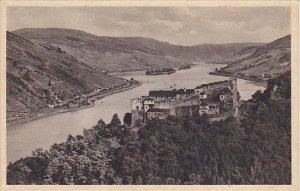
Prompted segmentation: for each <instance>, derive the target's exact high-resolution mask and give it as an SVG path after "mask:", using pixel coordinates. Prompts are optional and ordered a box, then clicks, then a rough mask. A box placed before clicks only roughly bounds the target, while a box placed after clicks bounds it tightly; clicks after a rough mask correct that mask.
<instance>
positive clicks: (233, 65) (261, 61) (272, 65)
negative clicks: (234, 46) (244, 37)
mask: <svg viewBox="0 0 300 191" xmlns="http://www.w3.org/2000/svg"><path fill="white" fill-rule="evenodd" d="M224 63H226V64H228V65H227V66H226V67H224V68H222V69H221V71H220V72H221V73H226V74H232V75H236V76H245V77H252V78H260V77H261V76H262V75H268V76H272V75H276V76H277V75H280V74H283V73H285V72H287V71H290V70H291V35H287V36H285V37H282V38H280V39H277V40H275V41H273V42H270V43H268V44H266V45H263V46H259V47H253V48H250V47H248V48H246V49H243V50H241V51H239V52H237V53H235V54H234V55H233V56H232V57H231V58H230V60H225V62H224Z"/></svg>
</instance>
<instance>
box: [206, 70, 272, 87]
mask: <svg viewBox="0 0 300 191" xmlns="http://www.w3.org/2000/svg"><path fill="white" fill-rule="evenodd" d="M209 74H210V75H215V76H226V77H234V78H239V79H243V80H248V81H250V82H251V83H252V84H253V85H255V86H263V87H265V88H266V87H267V81H262V80H257V79H255V78H252V77H249V76H241V75H237V74H227V73H222V72H209Z"/></svg>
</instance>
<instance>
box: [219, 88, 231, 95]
mask: <svg viewBox="0 0 300 191" xmlns="http://www.w3.org/2000/svg"><path fill="white" fill-rule="evenodd" d="M219 95H233V93H232V91H231V90H230V89H229V88H224V89H223V90H222V91H221V93H220V94H219Z"/></svg>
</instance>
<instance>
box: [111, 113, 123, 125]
mask: <svg viewBox="0 0 300 191" xmlns="http://www.w3.org/2000/svg"><path fill="white" fill-rule="evenodd" d="M110 125H112V126H113V127H116V126H118V125H121V121H120V119H119V116H118V114H116V113H115V114H114V115H113V117H112V119H111V122H110Z"/></svg>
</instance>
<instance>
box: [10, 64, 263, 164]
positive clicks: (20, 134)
mask: <svg viewBox="0 0 300 191" xmlns="http://www.w3.org/2000/svg"><path fill="white" fill-rule="evenodd" d="M214 67H215V66H214V65H209V64H204V63H202V64H199V65H195V66H193V67H192V68H191V69H189V70H180V71H177V72H176V73H174V74H171V75H159V76H146V75H145V74H144V73H145V72H144V71H137V72H126V73H121V74H119V75H118V76H119V77H123V78H126V79H131V78H134V79H136V80H139V81H141V82H143V84H142V85H141V86H139V87H137V88H134V89H131V90H128V91H125V92H121V93H118V94H113V95H111V96H108V97H105V98H103V99H101V100H99V101H97V102H96V104H95V106H94V107H91V108H88V109H83V110H78V111H74V112H69V113H62V114H58V115H55V116H50V117H47V118H42V119H38V120H35V121H30V122H26V123H22V124H17V125H14V126H11V127H9V128H8V129H7V136H6V140H7V162H14V161H16V160H18V159H20V158H21V157H26V156H29V155H31V152H32V151H33V150H35V149H36V148H43V149H48V148H49V147H50V146H51V145H52V144H54V143H61V142H63V141H65V140H66V138H67V136H68V135H69V134H72V135H78V134H82V131H83V129H84V128H90V127H92V126H93V125H95V124H96V123H97V121H98V120H99V119H103V120H104V121H105V122H106V123H109V122H110V120H111V118H112V115H113V114H114V113H117V114H118V115H119V117H120V119H121V120H122V119H123V116H124V114H125V113H126V112H129V111H130V99H132V98H135V97H138V96H142V95H147V94H148V92H149V90H161V89H171V87H172V88H173V89H175V88H176V89H180V88H195V87H196V86H198V85H201V84H203V83H209V82H214V81H220V80H225V79H228V77H223V76H214V75H209V74H208V72H210V71H212V70H213V68H214ZM237 83H238V90H239V92H240V95H241V98H242V99H243V100H247V99H249V98H251V95H252V94H253V93H254V92H256V91H257V90H263V89H264V88H263V87H261V86H255V85H253V84H252V83H251V82H249V81H247V80H242V79H238V81H237ZM174 84H175V85H174Z"/></svg>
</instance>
